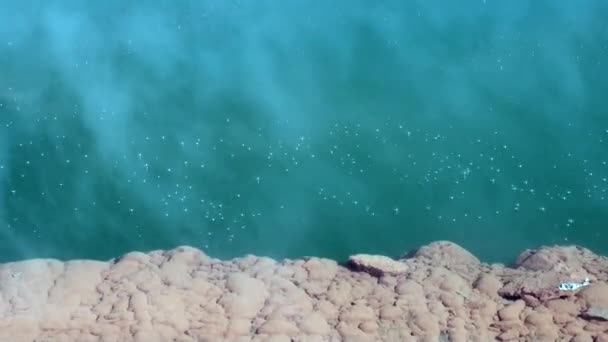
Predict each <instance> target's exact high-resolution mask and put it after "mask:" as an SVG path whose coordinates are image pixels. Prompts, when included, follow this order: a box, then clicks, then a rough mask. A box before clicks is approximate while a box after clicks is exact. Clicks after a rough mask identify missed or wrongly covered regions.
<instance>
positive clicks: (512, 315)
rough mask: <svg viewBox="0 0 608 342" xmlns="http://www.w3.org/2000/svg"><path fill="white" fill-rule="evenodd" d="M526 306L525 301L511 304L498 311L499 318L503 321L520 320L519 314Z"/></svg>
mask: <svg viewBox="0 0 608 342" xmlns="http://www.w3.org/2000/svg"><path fill="white" fill-rule="evenodd" d="M525 306H526V303H525V302H524V301H523V300H518V301H516V302H515V303H512V304H509V305H507V306H505V307H504V308H502V309H500V310H499V311H498V317H500V319H501V320H503V321H511V320H518V319H519V314H520V313H521V311H522V310H523V309H524V307H525Z"/></svg>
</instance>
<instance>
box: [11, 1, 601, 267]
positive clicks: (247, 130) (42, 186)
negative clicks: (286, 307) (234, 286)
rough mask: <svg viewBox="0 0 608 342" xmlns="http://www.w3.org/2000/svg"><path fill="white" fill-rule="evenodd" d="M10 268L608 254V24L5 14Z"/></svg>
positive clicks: (522, 14) (233, 11) (487, 16)
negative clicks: (159, 254)
mask: <svg viewBox="0 0 608 342" xmlns="http://www.w3.org/2000/svg"><path fill="white" fill-rule="evenodd" d="M1 7H2V11H1V12H0V261H9V260H16V259H23V258H32V257H56V258H61V259H66V258H96V259H108V258H111V257H113V256H116V255H119V254H121V253H124V252H127V251H130V250H152V249H168V248H172V247H175V246H177V245H182V244H187V245H192V246H196V247H199V248H201V249H203V250H205V251H206V252H207V253H208V254H210V255H213V256H216V257H220V258H231V257H235V256H239V255H243V254H247V253H253V254H259V255H267V256H272V257H276V258H286V257H289V258H291V257H297V256H303V255H319V256H325V257H331V258H335V259H344V258H345V257H346V256H347V255H348V254H351V253H354V252H370V253H382V254H386V255H398V254H401V253H403V252H405V251H408V250H410V249H412V248H415V247H417V246H419V245H421V244H425V243H428V242H430V241H433V240H438V239H445V240H452V241H455V242H457V243H459V244H461V245H462V246H464V247H465V248H467V249H469V250H470V251H472V252H473V253H475V254H476V255H478V256H479V257H481V258H482V259H484V260H487V261H502V262H508V261H510V260H512V258H513V257H514V256H515V255H516V254H517V253H519V252H520V251H521V250H522V249H524V248H528V247H533V246H537V245H540V244H556V243H558V244H573V243H575V244H581V245H583V246H585V247H588V248H591V249H592V250H594V251H596V252H599V253H604V254H608V231H607V230H606V229H607V228H608V180H607V178H608V96H607V95H608V21H606V18H607V17H608V2H606V1H603V0H598V1H585V0H583V1H576V2H574V1H568V2H567V1H561V2H560V1H533V2H530V1H493V0H485V1H484V0H475V1H460V2H445V1H397V0H395V1H382V2H378V3H374V2H369V1H316V0H310V1H303V0H302V1H295V0H294V1H179V2H175V1H156V2H152V3H146V4H143V3H138V4H137V5H131V4H128V2H124V1H117V0H116V1H107V2H104V3H102V2H95V3H93V2H82V1H64V2H61V3H60V4H50V3H47V2H45V3H38V2H33V1H32V2H28V1H23V2H12V3H9V2H5V3H3V4H2V6H1Z"/></svg>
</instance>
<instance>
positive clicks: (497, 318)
mask: <svg viewBox="0 0 608 342" xmlns="http://www.w3.org/2000/svg"><path fill="white" fill-rule="evenodd" d="M520 259H521V260H519V264H520V265H519V266H520V267H518V268H510V267H506V266H502V265H488V264H484V263H480V262H479V261H478V260H477V259H476V258H475V257H473V256H471V255H470V253H468V252H466V251H464V250H463V249H462V248H460V247H458V246H456V245H454V244H450V243H446V242H438V243H434V244H431V245H429V246H425V247H422V248H420V249H419V250H418V252H417V256H416V257H415V258H411V259H407V260H402V261H399V262H398V263H397V264H395V265H398V267H402V266H405V268H403V272H401V271H400V272H397V273H396V274H388V273H383V275H382V276H381V277H379V278H378V277H373V276H370V275H369V274H367V273H365V272H353V271H352V270H351V269H350V268H348V267H345V266H342V265H338V264H337V263H336V262H334V261H331V260H327V259H322V258H305V259H298V260H283V261H275V260H272V259H270V258H264V257H256V256H252V255H250V256H246V257H243V258H237V259H234V260H229V261H222V260H217V259H213V258H210V257H208V256H206V255H205V254H204V253H202V252H200V251H199V250H196V249H194V248H190V247H180V248H177V249H175V250H172V251H166V252H165V251H153V252H150V253H147V254H146V253H139V252H133V253H129V254H126V255H125V256H123V257H121V258H117V259H114V260H111V261H110V262H95V261H69V262H61V261H57V260H31V261H25V262H16V263H7V264H1V265H0V341H15V342H21V341H36V342H43V341H44V342H46V341H59V342H62V341H66V342H68V341H69V342H71V341H83V342H89V341H90V342H109V341H116V342H118V341H120V342H123V341H124V342H135V341H137V342H139V341H151V342H155V341H176V342H194V341H200V342H203V341H205V342H215V341H224V342H228V341H230V342H263V341H275V342H277V341H278V342H281V341H286V342H287V341H298V342H337V341H353V342H354V341H357V342H360V341H370V342H371V341H374V342H376V341H454V342H459V341H475V342H487V341H494V340H497V339H498V340H505V341H590V340H593V341H605V340H606V339H607V337H606V334H607V332H608V320H606V316H607V313H606V312H605V311H606V308H608V305H606V303H607V301H608V299H607V298H606V295H607V293H608V287H607V285H606V282H607V281H608V259H607V258H605V257H601V256H597V255H594V254H592V253H591V252H590V251H588V250H585V249H580V248H576V247H567V248H564V247H550V248H541V249H538V250H532V251H528V252H527V253H524V254H522V256H521V258H520ZM370 260H374V262H375V261H378V260H390V261H391V262H390V263H392V262H397V261H394V260H392V259H390V258H387V259H384V258H380V257H377V256H375V258H372V259H366V262H368V263H369V262H370ZM361 264H363V263H361ZM369 265H372V263H369ZM376 267H377V265H376ZM382 267H384V266H382ZM383 272H384V271H383ZM587 273H588V274H587ZM584 276H590V277H592V283H591V285H590V286H588V287H584V288H582V289H580V290H578V291H572V292H564V291H558V290H557V285H558V284H559V282H560V281H564V280H569V279H571V280H580V279H579V278H580V277H584ZM497 294H498V295H497ZM501 296H502V297H501ZM499 309H500V310H499ZM606 342H608V341H606Z"/></svg>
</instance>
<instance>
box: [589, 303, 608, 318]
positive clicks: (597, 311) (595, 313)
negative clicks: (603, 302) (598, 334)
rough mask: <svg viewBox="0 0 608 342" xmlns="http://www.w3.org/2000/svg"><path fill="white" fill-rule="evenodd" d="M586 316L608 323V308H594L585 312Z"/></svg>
mask: <svg viewBox="0 0 608 342" xmlns="http://www.w3.org/2000/svg"><path fill="white" fill-rule="evenodd" d="M584 316H585V317H586V318H590V319H599V320H603V321H608V307H604V306H592V307H590V308H589V309H587V311H585V313H584Z"/></svg>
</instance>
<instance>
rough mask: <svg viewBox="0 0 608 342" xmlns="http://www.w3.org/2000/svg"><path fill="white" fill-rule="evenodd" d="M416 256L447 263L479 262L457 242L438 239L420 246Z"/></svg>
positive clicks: (442, 263)
mask: <svg viewBox="0 0 608 342" xmlns="http://www.w3.org/2000/svg"><path fill="white" fill-rule="evenodd" d="M414 256H415V257H416V258H423V259H428V260H432V261H435V262H437V264H438V265H445V264H462V265H466V264H479V259H477V258H476V257H475V256H474V255H473V254H471V253H469V251H467V250H466V249H464V248H462V247H460V246H458V245H457V244H455V243H453V242H449V241H436V242H432V243H430V244H428V245H426V246H423V247H420V248H419V249H418V250H417V251H416V253H415V254H414Z"/></svg>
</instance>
